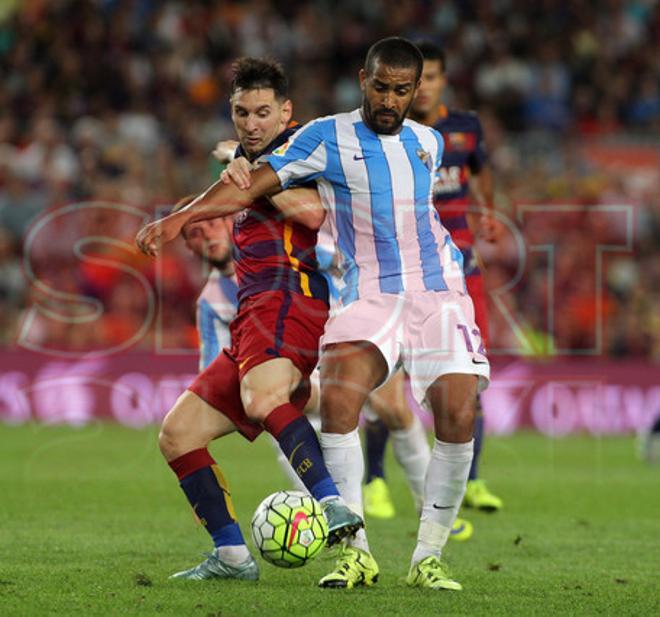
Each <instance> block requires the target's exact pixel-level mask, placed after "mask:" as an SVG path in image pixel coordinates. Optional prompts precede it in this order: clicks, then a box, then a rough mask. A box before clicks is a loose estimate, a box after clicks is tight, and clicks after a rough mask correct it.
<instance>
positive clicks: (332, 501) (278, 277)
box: [159, 58, 362, 580]
mask: <svg viewBox="0 0 660 617" xmlns="http://www.w3.org/2000/svg"><path fill="white" fill-rule="evenodd" d="M233 68H234V79H233V81H232V87H231V97H230V98H231V105H232V119H233V121H234V124H235V126H236V131H237V133H238V136H239V141H240V142H241V146H239V149H238V155H239V156H245V157H247V158H249V159H250V160H255V159H257V158H258V157H259V156H261V155H262V154H265V153H269V152H271V151H272V150H273V149H275V148H277V147H278V146H280V145H282V144H283V143H285V142H286V140H287V139H288V138H289V137H290V136H291V134H292V133H293V132H295V129H290V128H287V127H288V124H289V121H290V119H291V112H292V107H291V101H290V100H289V99H288V96H287V80H286V77H285V76H284V73H283V70H282V68H281V66H280V65H279V64H277V63H275V62H273V61H269V60H261V59H256V58H243V59H240V60H238V61H237V62H236V63H235V65H234V67H233ZM243 144H245V147H243ZM295 191H298V193H295ZM300 191H303V193H305V191H306V190H305V189H295V190H294V191H289V192H288V193H287V192H284V193H282V194H280V195H279V196H275V197H272V199H273V200H275V201H277V203H278V205H279V206H281V207H285V204H288V203H289V200H291V199H293V202H294V203H295V200H296V197H295V195H296V194H297V195H300ZM292 195H293V198H292ZM314 195H316V192H315V191H314ZM278 200H279V201H278ZM183 210H185V208H181V209H180V210H178V211H177V212H176V213H173V214H171V215H170V216H179V213H180V212H182V211H183ZM181 231H183V230H181ZM188 231H190V229H188ZM233 238H234V246H235V255H236V275H237V281H238V286H237V298H238V313H237V315H236V317H235V319H234V320H233V321H232V323H231V326H230V333H231V348H230V349H227V348H225V349H223V351H222V353H220V354H219V355H218V356H217V357H216V358H215V359H214V360H213V361H212V362H211V363H210V364H209V366H208V367H207V368H206V369H205V370H204V371H203V372H202V373H201V374H200V375H199V376H198V377H197V378H196V379H195V381H194V382H193V383H192V384H191V385H190V387H189V388H188V390H186V392H184V394H182V395H181V396H180V397H179V399H178V400H177V402H176V403H175V405H174V407H173V408H172V409H171V410H170V411H169V413H168V414H167V416H166V417H165V419H164V421H163V424H162V428H161V432H160V436H159V445H160V449H161V452H162V454H163V456H164V457H165V459H166V460H167V462H168V464H169V465H170V467H171V468H172V470H173V471H174V473H175V474H176V475H177V477H178V479H179V483H180V486H181V488H182V490H183V491H184V493H185V495H186V497H187V498H188V501H189V502H190V505H191V506H192V507H193V509H194V511H195V513H196V514H197V516H198V517H199V519H200V520H201V521H203V523H204V526H205V527H206V530H207V531H208V532H209V534H210V535H211V537H212V539H213V542H214V545H215V550H214V551H213V552H212V553H209V554H208V558H207V559H206V560H204V561H203V562H202V563H200V564H199V565H197V566H195V567H193V568H190V569H189V570H185V571H182V572H179V573H177V574H175V575H174V578H183V579H190V580H202V579H210V578H239V579H246V580H257V579H258V577H259V571H258V567H257V564H256V562H255V560H254V559H253V557H252V556H251V555H250V553H249V550H248V548H247V546H246V545H245V541H244V539H243V536H242V533H241V530H240V527H239V525H238V522H237V520H236V514H235V512H234V508H233V505H232V500H231V496H230V493H229V489H228V486H227V483H226V481H225V479H224V477H223V475H222V473H221V471H220V469H219V467H218V465H217V464H216V462H215V460H214V459H213V457H212V456H211V455H210V453H209V452H208V449H207V448H208V445H209V443H210V442H211V441H212V440H214V439H218V438H219V437H223V436H225V435H227V434H229V433H231V432H233V431H235V430H237V429H238V430H239V431H240V432H241V433H242V434H243V436H244V437H246V438H247V439H249V440H250V441H252V440H254V439H255V438H256V437H257V436H258V435H259V434H260V433H261V432H262V430H264V429H265V430H267V431H268V433H270V434H271V435H272V436H273V437H274V438H275V439H276V440H277V441H278V443H279V445H280V448H281V449H282V451H283V452H284V453H285V455H286V456H287V457H288V459H289V461H290V463H291V464H292V466H294V467H295V468H296V471H297V472H298V475H299V476H300V478H301V480H302V482H303V483H304V484H305V486H306V487H307V489H308V491H309V492H310V493H311V494H312V495H313V496H314V497H315V498H316V499H317V500H319V501H320V502H321V504H322V505H323V507H324V513H325V515H326V518H327V519H328V527H329V531H330V536H329V540H328V542H329V544H331V543H332V540H333V539H334V540H335V541H338V540H339V539H341V537H343V536H344V535H346V534H347V533H354V531H355V529H356V528H357V527H359V526H360V525H361V524H362V521H361V519H360V518H359V517H358V516H357V515H355V514H353V513H352V512H350V511H349V510H348V508H347V507H346V506H345V505H344V503H343V501H342V499H341V498H340V497H339V493H338V491H337V488H336V486H335V484H334V482H333V481H332V479H331V478H330V476H329V474H328V471H327V469H326V466H325V463H324V461H323V457H322V455H321V451H320V446H319V442H318V438H317V436H316V433H315V432H314V430H313V428H312V427H311V425H310V424H309V421H308V420H307V418H305V416H304V415H302V413H301V411H302V408H303V406H304V404H305V402H306V400H307V398H308V396H309V392H308V390H309V388H308V378H309V374H310V373H311V372H312V370H313V369H314V367H315V365H316V361H317V358H318V347H319V344H318V341H319V337H320V335H321V334H322V332H323V326H324V324H325V321H326V319H327V310H328V300H327V285H326V283H325V280H324V279H323V277H322V276H321V275H320V274H318V273H317V272H316V259H315V255H314V246H315V245H316V232H315V231H312V230H310V229H309V228H308V227H304V226H303V225H301V224H299V223H297V222H294V221H283V220H282V217H281V216H279V213H278V211H277V210H276V209H275V207H274V206H273V204H272V203H271V202H270V201H269V200H268V199H261V200H257V201H255V203H254V204H253V207H252V208H251V209H250V210H249V211H248V210H246V211H245V212H243V213H242V214H241V215H240V216H238V217H236V218H235V220H234V234H233ZM202 245H203V240H202ZM294 253H295V255H296V256H294Z"/></svg>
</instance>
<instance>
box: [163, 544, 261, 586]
mask: <svg viewBox="0 0 660 617" xmlns="http://www.w3.org/2000/svg"><path fill="white" fill-rule="evenodd" d="M204 555H206V556H207V558H206V559H205V560H204V561H202V563H200V564H199V565H197V566H195V567H194V568H190V570H183V571H182V572H177V573H176V574H172V576H170V578H171V579H172V578H175V579H180V580H188V581H204V580H207V579H211V578H235V579H238V580H241V581H258V580H259V566H257V562H256V561H255V560H254V558H253V557H252V555H250V556H249V557H248V558H247V559H246V560H245V561H244V562H243V563H241V564H239V565H237V566H230V565H229V564H228V563H225V562H224V561H222V559H220V558H219V557H218V556H217V554H216V552H215V551H213V552H212V553H204Z"/></svg>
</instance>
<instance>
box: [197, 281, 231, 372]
mask: <svg viewBox="0 0 660 617" xmlns="http://www.w3.org/2000/svg"><path fill="white" fill-rule="evenodd" d="M237 294H238V285H237V284H236V277H235V276H234V275H232V276H223V275H222V274H221V273H220V272H219V271H218V270H215V269H214V270H213V271H212V272H211V274H210V275H209V278H208V280H207V281H206V285H204V289H202V293H201V294H200V295H199V297H198V298H197V332H198V333H199V370H200V371H202V370H204V369H205V368H206V367H207V366H208V365H209V364H211V362H213V360H215V358H216V356H217V355H218V354H219V353H220V352H221V351H222V349H223V348H224V347H231V335H230V333H229V324H230V323H231V322H232V320H233V319H234V317H235V316H236V311H237V310H238V299H237Z"/></svg>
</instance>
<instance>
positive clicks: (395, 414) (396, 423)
mask: <svg viewBox="0 0 660 617" xmlns="http://www.w3.org/2000/svg"><path fill="white" fill-rule="evenodd" d="M404 382H405V375H404V373H403V371H402V370H401V369H399V370H398V371H396V372H395V373H394V374H393V375H391V376H390V378H389V379H388V380H387V381H386V382H385V383H384V384H383V385H382V386H380V387H379V388H377V389H376V390H374V391H373V392H372V393H371V394H370V395H369V405H370V407H371V408H372V409H373V411H375V412H376V415H377V416H378V417H379V418H380V419H381V420H382V421H383V422H384V423H385V426H387V428H388V429H390V430H391V431H394V430H400V429H406V428H409V427H410V425H411V423H412V420H413V412H412V410H411V409H410V407H409V405H408V403H407V401H406V395H405V392H404Z"/></svg>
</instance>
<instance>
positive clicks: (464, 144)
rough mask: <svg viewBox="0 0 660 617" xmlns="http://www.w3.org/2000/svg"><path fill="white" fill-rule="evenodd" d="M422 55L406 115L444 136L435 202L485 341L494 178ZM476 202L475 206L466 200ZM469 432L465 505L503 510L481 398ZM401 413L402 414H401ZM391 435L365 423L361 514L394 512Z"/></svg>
mask: <svg viewBox="0 0 660 617" xmlns="http://www.w3.org/2000/svg"><path fill="white" fill-rule="evenodd" d="M418 47H419V49H420V51H421V52H422V55H423V56H424V71H423V73H422V82H421V85H420V87H419V91H418V93H417V97H416V98H415V101H414V103H413V106H412V108H411V112H410V117H411V118H413V119H414V120H417V121H418V122H421V123H422V124H426V125H428V126H432V127H433V128H435V129H436V130H437V131H438V132H440V133H441V134H442V136H443V138H444V140H445V152H444V154H443V157H442V166H441V167H440V169H439V172H438V176H437V181H436V184H435V186H434V202H435V206H436V209H437V211H438V214H439V215H440V218H441V220H442V224H443V225H444V226H445V227H446V228H447V230H448V231H449V233H450V234H451V236H452V239H453V241H454V243H455V244H456V245H457V246H458V248H459V249H460V250H461V252H462V254H463V268H464V270H465V281H466V284H467V289H468V293H469V294H470V297H471V298H472V302H473V303H474V310H475V316H476V321H477V325H478V326H479V329H480V330H481V334H482V340H483V341H484V344H485V345H487V341H488V318H487V314H486V299H485V297H484V283H483V277H482V274H481V269H480V264H479V260H478V256H477V254H476V252H475V249H474V240H475V237H474V231H477V232H478V233H480V234H481V235H482V236H483V237H484V239H486V240H488V241H493V240H494V239H495V227H494V222H493V218H492V216H491V214H490V212H489V211H490V210H491V209H492V207H493V182H492V175H491V171H490V168H489V167H488V164H487V162H486V151H485V146H484V141H483V133H482V129H481V123H480V122H479V118H478V117H477V115H476V114H475V113H472V112H464V111H456V110H448V109H447V108H446V107H445V106H444V105H442V104H441V101H442V96H443V92H444V89H445V85H446V76H445V68H446V59H445V55H444V52H443V50H442V49H441V48H440V47H438V46H437V45H435V44H433V43H430V42H427V41H423V42H421V43H420V44H419V45H418ZM471 203H475V204H476V206H477V207H476V208H474V207H473V208H471V207H470V204H471ZM477 401H478V402H477V415H476V422H475V430H474V458H473V460H472V466H471V468H470V476H469V480H468V485H467V489H466V492H465V499H464V505H465V506H466V507H473V508H478V509H480V510H484V511H488V512H494V511H497V510H500V509H501V508H502V500H501V499H500V498H499V497H498V496H496V495H494V494H493V493H491V492H490V490H488V487H487V486H486V483H485V481H484V480H483V479H480V478H479V476H478V471H479V457H480V454H481V450H482V447H483V439H484V418H483V409H482V405H481V397H479V398H478V399H477ZM404 417H405V416H404ZM390 435H392V437H393V445H395V444H396V439H397V437H395V435H396V434H395V433H391V432H390V430H388V427H387V426H386V425H385V424H384V423H383V422H382V420H381V421H376V422H369V423H368V424H367V428H366V431H365V437H366V453H367V474H366V481H367V485H366V487H365V513H367V514H369V515H371V516H376V517H380V518H390V517H392V516H394V506H393V504H392V501H391V499H390V496H389V491H388V489H387V485H386V483H385V479H384V477H385V476H384V467H383V461H384V456H385V446H386V444H387V440H388V437H389V436H390ZM471 531H472V530H471V526H470V525H469V523H467V521H463V520H460V519H459V520H457V523H456V524H455V526H454V529H453V530H452V537H453V538H454V539H467V537H469V536H470V535H471Z"/></svg>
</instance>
